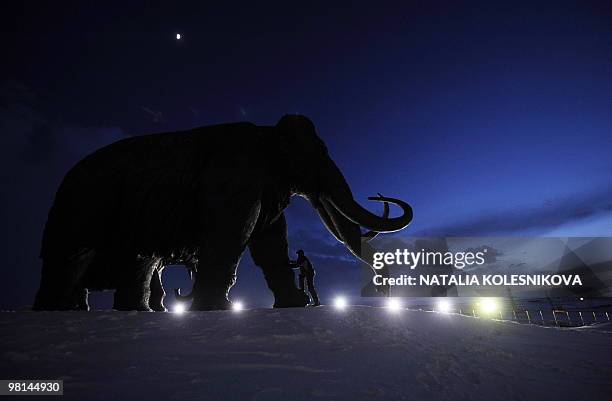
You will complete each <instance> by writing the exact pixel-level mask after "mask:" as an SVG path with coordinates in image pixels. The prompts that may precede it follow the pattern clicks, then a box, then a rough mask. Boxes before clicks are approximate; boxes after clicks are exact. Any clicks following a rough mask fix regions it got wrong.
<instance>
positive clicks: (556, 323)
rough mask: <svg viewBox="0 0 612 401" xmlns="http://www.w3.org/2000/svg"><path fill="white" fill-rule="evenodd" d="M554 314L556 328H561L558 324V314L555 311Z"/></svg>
mask: <svg viewBox="0 0 612 401" xmlns="http://www.w3.org/2000/svg"><path fill="white" fill-rule="evenodd" d="M552 314H553V319H555V326H557V327H559V322H557V314H556V313H555V310H554V309H553V311H552Z"/></svg>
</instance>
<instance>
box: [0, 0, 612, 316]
mask: <svg viewBox="0 0 612 401" xmlns="http://www.w3.org/2000/svg"><path fill="white" fill-rule="evenodd" d="M19 3H20V4H19V5H13V6H12V7H19V9H16V8H13V9H10V10H9V9H7V8H6V7H7V5H5V4H3V5H2V6H1V7H2V9H1V10H0V27H1V28H0V29H2V35H0V44H1V51H2V56H1V57H0V59H1V62H0V71H1V75H0V134H1V135H0V141H2V142H1V143H0V151H1V152H2V153H1V154H0V160H1V165H0V174H1V180H2V181H1V182H2V191H0V202H1V205H0V218H1V221H2V241H1V245H0V250H1V252H2V258H1V263H0V274H1V276H0V283H1V285H2V290H1V291H0V308H20V307H23V306H26V305H29V304H31V302H32V300H33V296H34V293H35V291H36V289H37V287H38V280H39V275H40V267H41V266H40V261H39V260H38V252H39V247H40V239H41V235H42V229H43V226H44V222H45V219H46V215H47V212H48V210H49V207H50V205H51V202H52V199H53V196H54V193H55V190H56V189H57V186H58V185H59V182H60V181H61V179H62V177H63V175H64V174H65V173H66V171H67V170H68V169H69V168H70V167H71V166H72V165H73V164H74V163H75V162H76V161H78V160H79V159H80V158H82V157H83V156H85V155H86V154H88V153H90V152H91V151H93V150H95V149H97V148H99V147H101V146H103V145H105V144H108V143H111V142H113V141H115V140H118V139H121V138H124V137H127V136H131V135H140V134H146V133H152V132H163V131H173V130H182V129H188V128H192V127H195V126H200V125H208V124H214V123H220V122H231V121H241V120H242V121H251V122H254V123H258V124H267V125H272V124H275V123H276V122H277V121H278V119H279V118H280V117H281V116H282V115H283V114H287V113H300V114H304V115H307V116H309V117H310V118H311V119H312V120H313V121H314V123H315V125H316V126H317V129H318V132H319V134H320V136H321V137H322V138H323V140H324V141H325V142H326V143H327V145H328V148H329V150H330V154H331V156H332V158H333V159H334V160H335V161H336V163H337V164H338V165H339V167H340V168H341V169H342V171H343V172H344V174H345V176H346V178H347V180H348V182H349V184H350V185H351V187H352V189H353V192H354V194H355V197H356V199H357V200H358V201H360V202H362V204H364V205H365V204H366V202H367V199H366V198H367V197H368V196H372V195H375V194H376V192H381V193H383V194H384V195H388V196H394V197H399V198H402V199H404V200H406V201H408V202H409V203H411V204H412V206H413V208H414V213H415V217H414V221H413V223H412V225H411V226H410V227H409V228H408V229H406V230H404V231H403V232H402V235H410V236H416V235H457V236H462V235H463V236H477V235H513V236H514V235H548V236H554V235H557V236H566V235H570V236H610V235H612V182H611V181H610V177H611V175H612V158H611V157H610V153H611V152H610V150H611V148H612V4H611V3H610V2H605V1H602V2H591V1H576V2H569V3H566V2H561V1H555V2H550V3H549V4H546V2H537V5H534V4H530V3H535V2H525V3H524V4H523V5H516V4H514V3H515V2H509V3H507V4H506V5H500V4H497V3H498V2H481V3H479V2H466V3H461V2H455V1H451V2H447V3H446V2H435V1H423V2H416V3H412V2H407V1H404V2H398V3H386V4H385V5H381V4H380V2H371V1H370V2H366V3H364V4H363V5H358V4H357V3H356V2H350V3H346V4H344V5H341V4H340V3H337V2H329V1H325V2H320V3H319V4H316V2H286V1H285V2H281V3H278V4H273V3H266V5H262V4H259V3H262V2H245V3H244V4H240V3H238V2H226V3H227V4H226V5H224V6H222V7H218V6H210V5H207V4H205V2H194V3H195V4H194V5H187V3H186V2H185V3H183V2H181V4H180V5H176V4H173V3H174V2H166V3H164V4H161V3H160V4H157V3H151V2H147V3H140V2H136V1H130V2H116V3H114V4H110V2H104V3H99V4H100V5H99V6H95V7H94V6H91V5H89V3H90V2H75V3H72V4H71V3H68V2H61V3H60V2H41V3H33V2H19ZM218 3H221V2H218ZM330 3H334V4H333V5H331V4H330ZM489 3H491V4H489ZM493 3H495V4H493ZM102 4H103V5H104V6H102ZM375 4H376V8H372V6H373V5H375ZM177 33H180V34H181V35H182V38H181V40H176V34H177ZM83 207H87V205H83ZM368 207H370V208H371V210H374V211H378V212H380V210H379V209H377V207H376V205H368ZM287 217H288V222H289V230H290V245H291V248H292V252H293V251H294V250H295V249H298V248H303V249H305V250H306V253H307V254H309V255H310V256H311V259H312V260H313V262H314V263H315V266H316V267H317V271H318V275H317V280H318V281H317V283H318V285H319V287H320V294H321V295H322V298H323V302H325V300H326V298H329V296H331V295H332V294H334V293H337V292H344V293H346V294H358V293H359V286H358V285H357V284H356V283H357V282H358V281H359V279H360V274H361V271H360V269H359V267H358V266H357V264H356V262H355V261H354V258H352V257H351V256H350V255H349V254H348V252H347V251H346V250H344V248H343V247H342V246H341V245H339V244H337V243H335V242H334V241H333V240H332V237H331V235H330V234H328V233H327V232H326V231H325V230H324V228H323V226H322V224H321V223H320V221H319V219H318V217H317V216H316V214H315V212H314V211H313V210H312V208H311V207H310V205H309V204H308V203H306V202H305V201H303V200H301V199H298V198H294V200H293V201H292V203H291V205H290V207H289V209H288V210H287ZM292 256H293V255H292ZM238 273H239V278H238V284H237V285H236V286H235V287H234V290H233V291H232V297H234V299H237V298H240V299H243V300H244V302H245V303H246V304H247V305H248V306H269V305H270V304H271V303H272V297H271V295H270V294H269V293H268V291H267V288H266V285H265V282H264V280H263V276H262V274H261V273H260V271H259V270H258V269H257V268H255V267H254V266H253V264H252V262H251V260H250V257H249V256H248V254H245V256H244V258H243V262H242V263H241V265H240V267H239V271H238ZM164 280H165V285H166V287H167V290H168V289H170V288H172V287H174V286H176V285H183V286H185V285H187V284H188V280H187V275H186V273H185V272H184V271H183V270H182V269H179V268H173V269H167V272H166V273H165V277H164ZM109 297H110V294H105V295H97V296H96V297H95V299H94V304H99V305H106V304H107V303H108V300H109V299H110V298H109ZM105 302H106V304H105Z"/></svg>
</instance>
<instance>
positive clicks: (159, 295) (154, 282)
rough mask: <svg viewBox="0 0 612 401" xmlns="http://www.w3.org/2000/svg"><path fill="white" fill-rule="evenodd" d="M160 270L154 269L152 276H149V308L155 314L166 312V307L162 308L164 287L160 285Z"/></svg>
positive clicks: (164, 294) (164, 295) (159, 268)
mask: <svg viewBox="0 0 612 401" xmlns="http://www.w3.org/2000/svg"><path fill="white" fill-rule="evenodd" d="M162 270H163V267H158V268H156V269H154V270H153V274H151V285H150V288H151V296H150V297H149V308H151V309H153V310H154V311H156V312H165V311H166V307H165V306H164V298H165V297H166V291H164V286H163V285H162V281H161V276H162Z"/></svg>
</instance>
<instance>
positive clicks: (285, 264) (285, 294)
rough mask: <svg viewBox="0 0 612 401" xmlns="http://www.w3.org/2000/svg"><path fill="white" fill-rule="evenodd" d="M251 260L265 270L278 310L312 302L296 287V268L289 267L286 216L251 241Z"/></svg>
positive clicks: (280, 217) (282, 215) (282, 216)
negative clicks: (294, 270)
mask: <svg viewBox="0 0 612 401" xmlns="http://www.w3.org/2000/svg"><path fill="white" fill-rule="evenodd" d="M249 250H250V251H251V257H252V258H253V261H254V262H255V264H256V265H257V266H259V267H260V268H261V270H262V271H263V274H264V277H265V279H266V282H267V283H268V288H270V290H271V291H272V293H273V294H274V307H275V308H289V307H301V306H306V305H307V304H308V302H309V301H310V299H309V298H308V296H307V295H306V294H305V293H304V291H301V290H299V289H298V288H297V287H296V286H295V277H294V274H293V269H292V268H291V267H290V266H289V256H288V251H289V244H288V243H287V223H286V221H285V215H284V214H281V215H280V216H279V218H278V219H277V220H276V221H275V222H274V223H273V224H272V225H270V226H269V227H267V228H266V230H265V231H262V232H260V233H258V234H257V235H256V236H253V238H251V241H250V243H249Z"/></svg>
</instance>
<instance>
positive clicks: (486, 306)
mask: <svg viewBox="0 0 612 401" xmlns="http://www.w3.org/2000/svg"><path fill="white" fill-rule="evenodd" d="M478 309H479V310H480V313H482V314H484V315H492V314H493V313H495V312H496V311H497V310H498V309H499V304H498V303H497V300H496V299H494V298H481V299H480V302H479V303H478Z"/></svg>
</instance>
